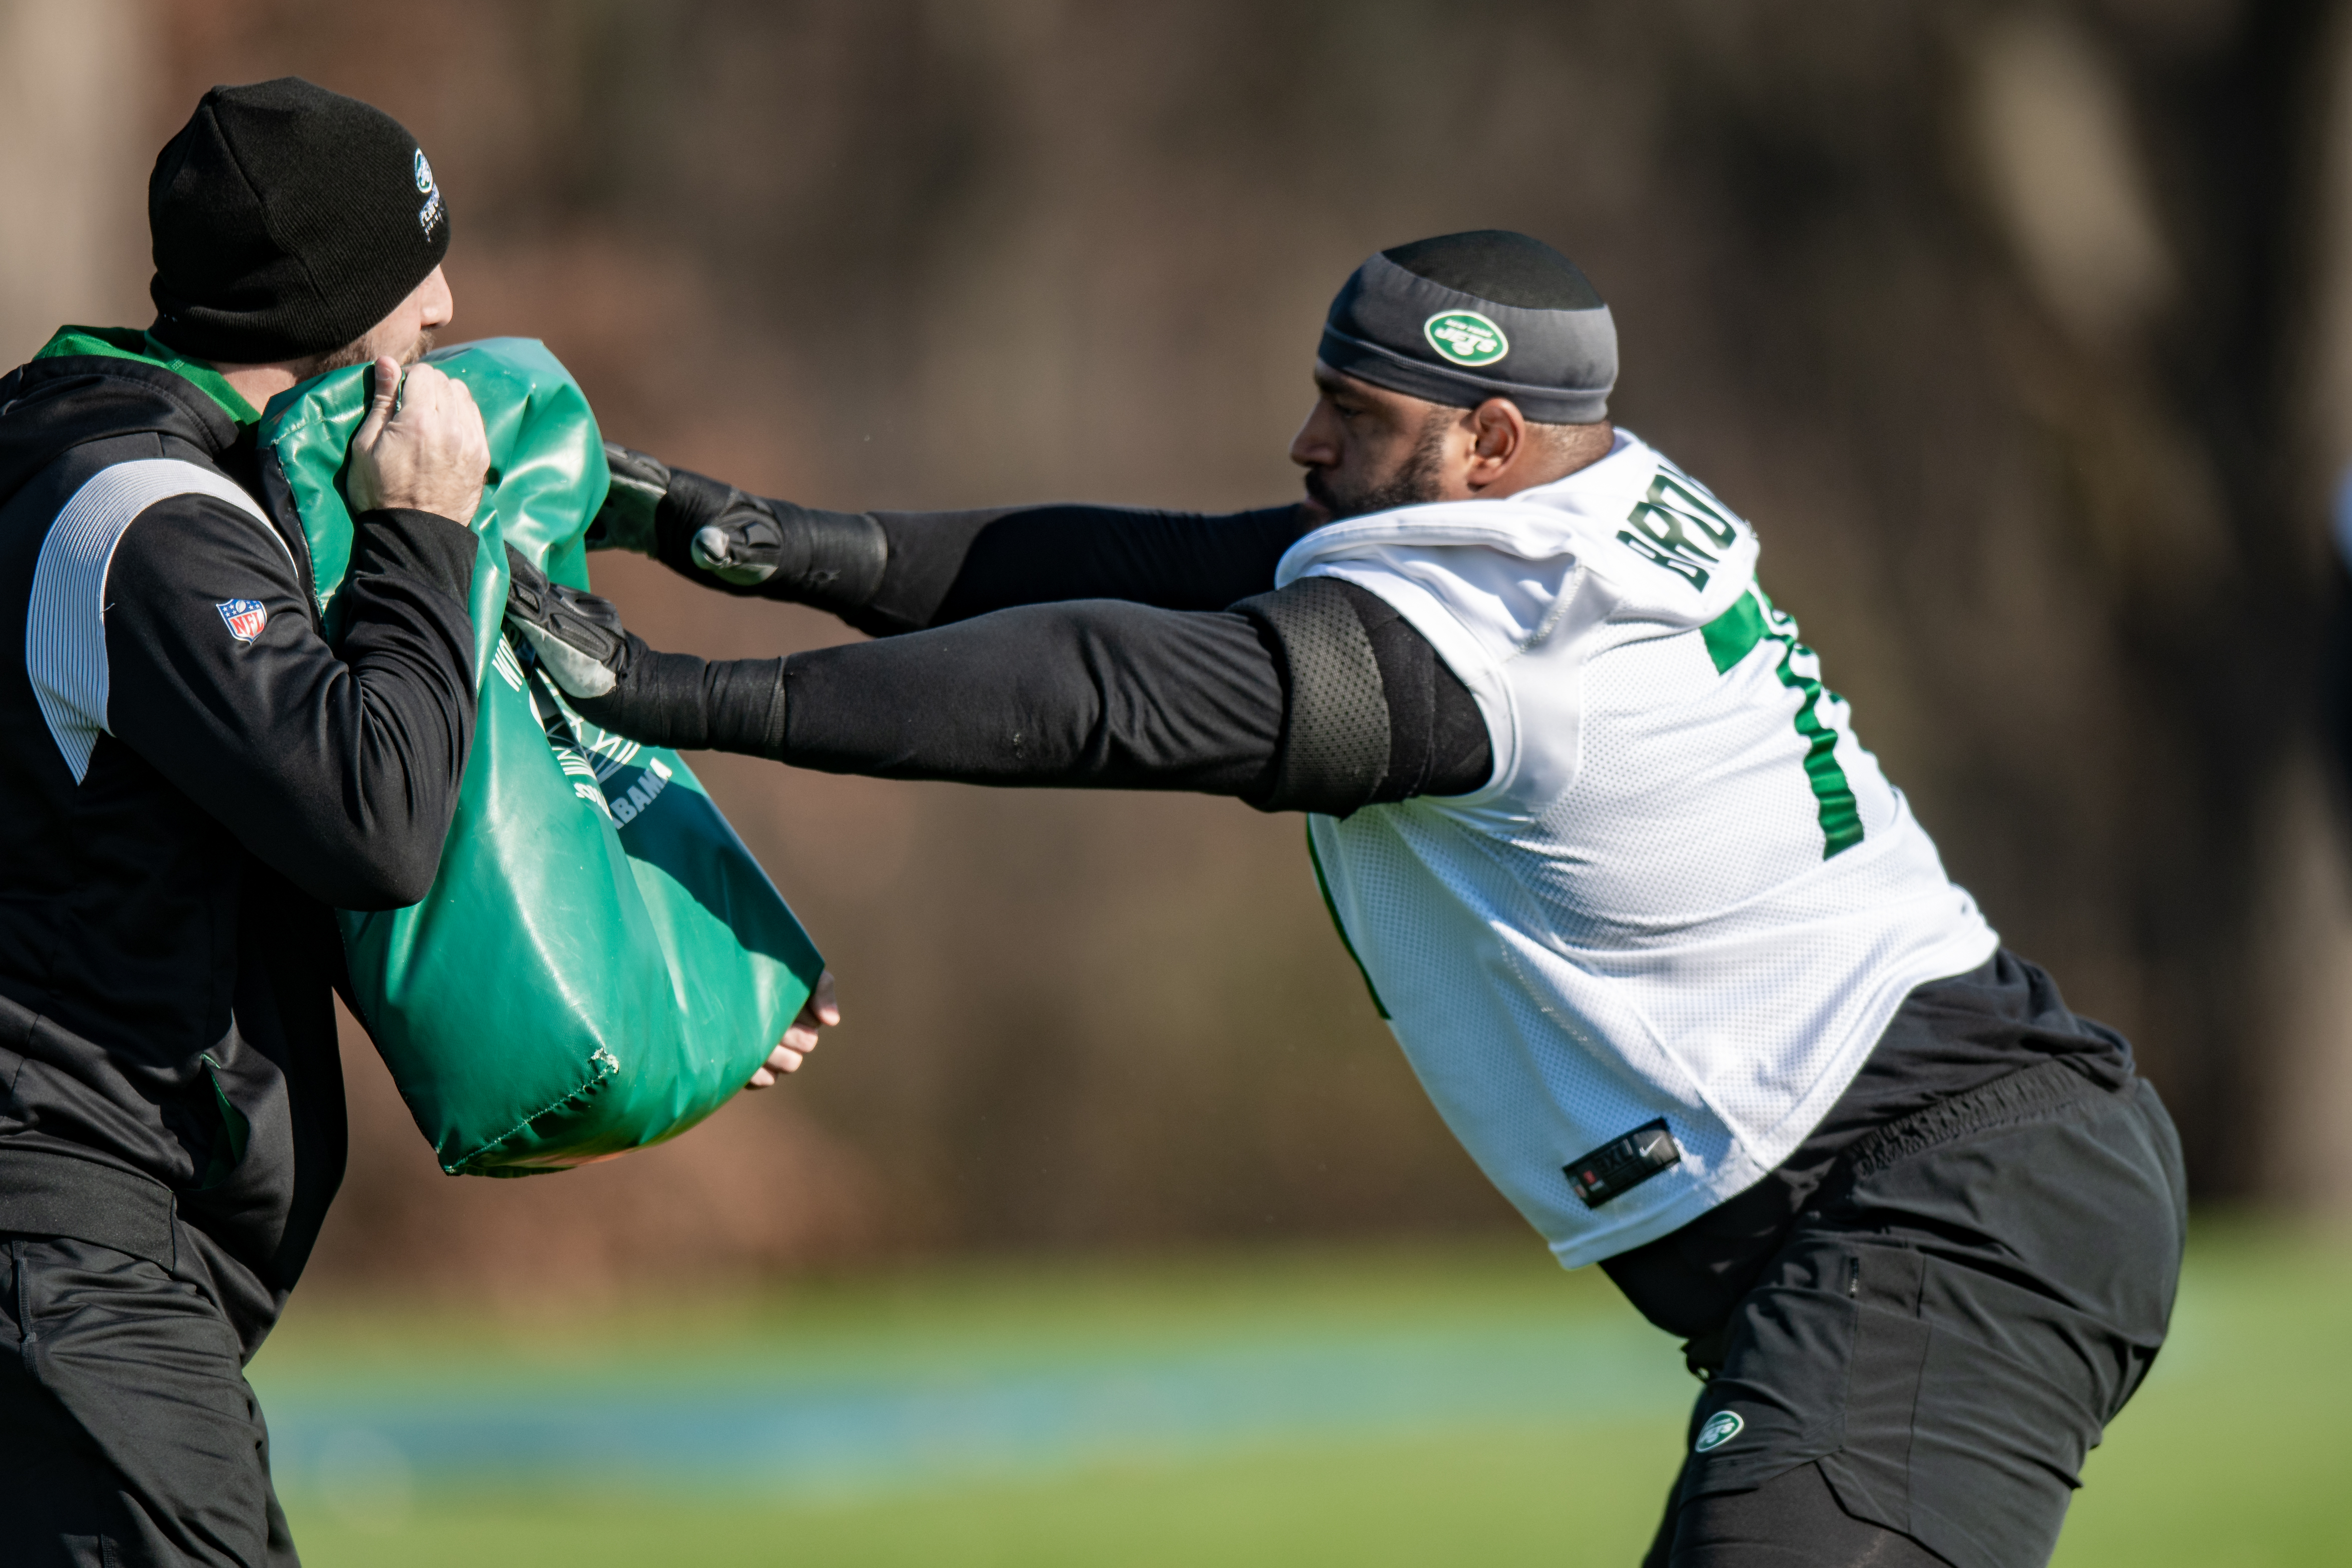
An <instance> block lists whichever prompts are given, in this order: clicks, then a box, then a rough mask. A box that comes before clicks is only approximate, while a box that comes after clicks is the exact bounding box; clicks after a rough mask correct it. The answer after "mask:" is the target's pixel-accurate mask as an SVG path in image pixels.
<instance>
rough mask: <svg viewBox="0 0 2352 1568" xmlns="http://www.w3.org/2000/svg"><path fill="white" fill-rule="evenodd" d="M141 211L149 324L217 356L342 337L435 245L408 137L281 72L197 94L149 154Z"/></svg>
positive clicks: (373, 316)
mask: <svg viewBox="0 0 2352 1568" xmlns="http://www.w3.org/2000/svg"><path fill="white" fill-rule="evenodd" d="M147 226H148V230H149V232H150V233H151V234H152V236H153V237H154V242H155V279H154V281H153V282H152V283H150V284H149V285H148V292H149V293H151V294H152V295H153V296H154V298H155V308H156V309H157V310H160V311H162V312H163V314H162V316H161V317H160V318H159V319H158V320H157V321H156V323H155V326H154V329H153V331H154V333H155V335H156V336H157V337H159V338H161V339H163V341H164V342H167V343H169V344H171V345H172V346H173V348H175V349H177V350H179V351H180V352H181V353H185V354H193V355H194V356H195V357H196V358H198V359H207V360H215V361H218V362H221V363H232V364H258V363H268V362H270V361H275V360H287V359H299V358H302V357H304V356H306V355H310V354H316V353H326V352H327V351H329V350H331V349H339V348H341V347H343V346H344V345H345V344H347V343H351V342H355V341H357V340H358V339H359V338H361V337H362V336H364V335H365V334H366V332H367V331H368V329H369V328H371V327H373V326H374V325H375V324H376V323H377V322H378V321H382V320H383V318H384V317H385V316H386V315H388V314H389V313H390V312H391V310H392V308H393V307H394V305H397V304H399V303H400V302H401V300H404V299H406V298H407V297H408V294H409V291H410V290H411V289H415V287H416V286H417V285H418V284H419V283H422V282H423V281H424V280H425V278H426V277H427V276H428V275H429V274H430V273H431V272H432V270H433V269H434V268H436V267H438V266H439V265H440V264H441V258H442V257H443V256H444V255H446V253H447V252H448V249H449V213H448V209H447V208H446V207H445V206H444V205H442V202H441V190H440V187H439V186H438V185H437V184H435V182H434V179H433V165H432V164H430V163H426V162H425V153H424V152H423V151H422V150H421V149H420V148H418V146H417V145H416V138H415V137H414V136H411V135H410V134H409V133H408V132H406V131H404V130H403V129H402V128H401V125H400V122H399V121H396V120H394V119H393V118H392V116H390V115H389V114H386V113H384V112H383V110H380V109H374V108H371V107H370V106H369V105H367V104H364V103H362V102H361V101H360V100H357V99H355V98H345V97H343V96H342V95H341V93H334V92H329V91H328V90H327V89H324V88H321V87H313V86H311V85H310V83H309V82H307V81H304V80H303V79H301V78H299V77H291V76H289V77H280V78H278V79H277V80H275V81H263V82H256V83H254V84H253V85H252V86H250V87H216V88H215V89H212V91H210V92H208V93H206V94H205V98H204V101H203V102H202V103H199V104H197V105H196V112H195V113H194V115H193V116H191V117H190V119H189V121H188V123H187V124H186V125H185V126H184V127H182V129H181V131H180V133H179V134H178V135H176V136H174V137H173V138H172V140H171V141H170V142H167V143H165V145H164V148H163V152H162V153H159V154H158V155H157V156H156V159H155V172H154V174H152V175H151V176H150V177H149V179H148V181H147Z"/></svg>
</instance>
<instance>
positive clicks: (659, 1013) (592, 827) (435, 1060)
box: [260, 338, 823, 1176]
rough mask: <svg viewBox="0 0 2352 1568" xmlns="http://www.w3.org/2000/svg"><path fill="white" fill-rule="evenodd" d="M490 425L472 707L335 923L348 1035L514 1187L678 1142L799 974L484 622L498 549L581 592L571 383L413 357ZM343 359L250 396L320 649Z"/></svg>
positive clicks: (599, 458) (609, 748) (715, 830)
mask: <svg viewBox="0 0 2352 1568" xmlns="http://www.w3.org/2000/svg"><path fill="white" fill-rule="evenodd" d="M428 363H432V364H433V365H435V366H436V367H437V368H438V369H440V370H442V371H443V372H445V373H446V374H449V375H451V376H453V377H455V378H456V379H457V380H458V381H461V382H463V383H465V384H466V385H467V388H468V389H469V390H470V391H471V392H472V393H473V395H474V401H475V403H476V404H477V405H478V406H479V407H480V409H481V411H482V419H483V423H484V425H485V426H487V428H488V434H489V445H490V464H491V468H490V476H489V478H490V482H489V485H488V488H487V489H485V491H484V493H483V497H482V510H481V513H480V514H479V516H478V518H477V519H476V522H477V526H478V531H479V533H480V535H481V547H480V553H479V555H478V558H477V560H476V563H475V566H474V592H473V604H472V611H473V619H474V635H475V653H476V669H477V689H478V693H479V698H480V708H479V718H478V723H477V727H476V730H475V735H474V751H473V755H472V756H471V758H469V759H468V760H467V764H466V775H465V779H464V782H463V784H462V785H461V787H460V789H459V793H458V799H457V816H456V818H455V820H454V821H453V823H452V824H451V826H450V829H449V839H448V844H447V846H446V848H445V849H444V850H443V851H442V856H441V869H440V872H439V874H438V875H437V876H436V878H435V879H434V883H433V889H432V891H431V892H429V893H427V894H426V895H425V900H424V901H423V902H422V903H419V904H416V905H414V906H412V907H411V908H408V909H404V910H391V911H389V912H378V913H357V912H353V911H349V910H345V911H342V912H341V915H340V919H341V925H342V934H343V947H344V952H345V953H346V955H347V957H348V958H349V960H350V964H351V972H352V990H353V992H354V994H355V996H356V999H357V1001H358V1004H359V1012H360V1015H361V1021H362V1023H363V1024H365V1025H366V1026H367V1029H368V1033H369V1034H370V1035H371V1036H373V1038H374V1040H375V1044H376V1048H377V1049H378V1050H379V1051H380V1052H382V1053H383V1059H384V1062H385V1064H386V1065H387V1066H388V1067H389V1068H391V1069H392V1076H393V1080H394V1082H395V1083H396V1084H398V1085H399V1088H400V1092H401V1094H402V1095H403V1097H404V1098H405V1099H406V1100H407V1101H408V1108H409V1110H410V1111H411V1112H412V1113H414V1114H415V1118H416V1124H417V1126H418V1127H419V1128H420V1129H421V1130H422V1131H424V1133H425V1137H426V1138H427V1139H428V1140H430V1141H431V1142H432V1144H433V1147H434V1150H435V1152H436V1154H437V1155H438V1156H439V1158H440V1162H441V1168H442V1169H443V1170H445V1171H447V1172H449V1173H451V1174H453V1175H459V1174H474V1175H488V1176H518V1175H528V1174H530V1173H535V1172H541V1171H550V1170H558V1169H561V1168H562V1167H564V1166H567V1165H576V1164H581V1163H585V1162H587V1161H590V1160H598V1159H604V1158H608V1157H610V1156H612V1155H614V1154H619V1153H624V1152H627V1151H628V1150H631V1149H635V1148H640V1147H642V1146H644V1145H645V1144H647V1143H653V1142H659V1141H660V1140H662V1139H664V1138H667V1137H670V1136H672V1135H674V1134H676V1133H678V1132H681V1131H685V1130H686V1129H687V1128H688V1127H690V1126H692V1125H693V1124H694V1123H695V1122H697V1121H700V1120H701V1119H702V1118H703V1117H705V1116H708V1115H709V1114H710V1112H711V1111H713V1110H717V1109H718V1108H719V1105H720V1103H721V1102H723V1101H724V1100H726V1099H727V1098H728V1097H729V1096H730V1095H731V1094H733V1093H734V1092H735V1091H736V1090H737V1089H740V1088H741V1087H742V1086H743V1084H744V1082H745V1080H746V1079H750V1077H751V1074H752V1073H753V1071H754V1070H756V1069H757V1068H759V1066H760V1064H761V1061H763V1060H764V1059H765V1058H766V1057H767V1055H768V1052H769V1050H770V1048H771V1047H773V1046H774V1045H775V1043H776V1041H777V1040H778V1039H779V1038H780V1037H782V1035H783V1032H784V1030H785V1028H786V1027H787V1026H790V1024H791V1023H792V1021H793V1016H795V1015H796V1014H797V1013H798V1012H799V1011H800V1008H801V1005H802V1004H803V1002H804V1001H806V1000H807V998H808V994H809V991H810V988H811V987H812V986H813V985H814V984H815V983H816V977H817V973H818V972H819V970H820V969H821V968H822V965H823V961H822V960H821V959H820V958H819V957H818V955H817V952H816V949H815V948H814V945H812V944H811V942H810V941H809V939H808V936H807V934H806V933H805V932H804V931H802V929H801V926H800V922H799V921H796V920H795V919H793V912H792V910H790V909H788V908H787V907H786V906H785V904H784V900H783V899H782V897H781V896H780V895H779V894H778V893H777V891H776V889H775V887H774V885H773V884H772V883H771V882H770V881H769V880H768V878H767V875H766V873H765V872H763V871H762V870H761V868H760V865H759V862H758V861H756V860H754V859H753V858H751V851H750V850H748V849H746V848H745V847H743V842H742V840H741V839H740V838H738V837H736V836H735V831H734V829H733V828H731V827H730V826H728V824H727V819H726V818H725V817H723V816H720V815H719V809H718V807H717V806H715V805H712V804H711V801H710V797H709V795H707V794H705V793H704V791H703V788H702V785H701V784H699V783H698V781H697V780H696V779H695V776H694V773H693V770H691V769H689V768H688V766H687V765H686V763H685V762H684V761H682V760H681V759H680V758H679V757H678V755H677V753H676V752H669V751H665V750H663V749H661V748H659V747H655V746H640V745H638V744H637V743H636V742H634V741H629V740H625V739H624V738H622V737H621V736H618V735H614V734H611V733H609V732H607V731H604V730H600V729H598V728H597V727H596V726H595V725H593V724H591V723H589V722H588V721H586V720H584V719H583V718H581V717H580V715H579V714H577V713H576V712H574V711H573V710H572V708H571V707H570V706H569V705H568V704H567V703H566V702H564V700H562V695H561V694H560V693H559V692H557V691H556V689H555V688H554V687H553V685H552V684H551V683H550V682H549V681H548V680H547V679H545V678H544V677H543V676H542V675H541V673H540V672H539V671H538V670H537V669H536V668H533V667H532V665H531V661H530V658H529V656H528V654H527V653H526V652H524V651H523V650H520V649H519V648H518V647H516V646H515V645H514V643H513V642H511V641H510V640H509V638H508V637H506V636H505V635H504V634H503V633H502V631H501V630H500V626H499V622H500V618H501V616H503V615H504V613H505V608H506V596H507V585H508V574H507V570H506V547H507V546H508V545H509V544H511V545H513V546H514V547H515V548H516V549H517V550H519V551H520V552H522V553H523V554H524V555H525V556H526V557H528V558H530V559H531V560H533V561H536V562H538V563H540V565H541V570H543V571H545V572H546V573H547V574H548V575H549V576H550V577H551V578H554V579H555V580H556V581H558V582H561V583H566V584H571V585H572V586H573V587H578V588H585V587H587V586H588V566H587V555H586V552H585V551H584V549H583V544H582V536H583V534H584V533H585V531H587V527H588V524H589V521H590V520H591V519H593V517H594V516H595V515H596V510H597V508H598V507H599V506H600V505H602V504H603V502H604V487H605V479H606V476H605V468H604V445H603V440H602V437H600V435H599V434H598V432H597V429H596V420H595V416H593V414H591V413H590V412H589V408H588V402H587V399H586V398H585V397H583V395H581V392H580V388H579V386H578V385H577V384H575V383H574V382H573V381H572V377H571V375H570V374H568V373H567V372H566V371H565V370H564V368H563V367H562V365H561V364H560V363H557V362H556V359H555V357H554V356H553V355H552V354H551V353H548V352H547V350H546V349H545V348H544V347H543V346H542V345H541V344H539V343H537V342H530V341H528V340H524V339H519V338H496V339H490V340H488V341H485V342H478V343H464V344H459V345H457V346H456V347H453V348H448V349H444V350H441V351H439V352H437V353H434V354H433V355H432V356H431V358H430V360H429V362H428ZM367 380H368V372H367V367H365V366H355V367H353V368H352V369H348V370H340V371H335V372H331V373H330V374H327V375H324V376H321V377H320V378H318V379H317V380H315V381H310V382H306V383H305V384H302V385H300V386H298V387H295V388H294V389H292V390H291V391H289V392H287V393H284V394H281V395H279V396H278V397H277V398H276V399H274V400H272V402H271V403H270V405H269V407H268V411H267V414H266V416H265V417H264V419H263V422H262V426H261V435H260V441H261V448H262V451H263V452H264V454H265V460H264V464H263V471H264V479H265V489H267V490H268V495H269V499H270V500H271V503H272V504H273V506H275V507H277V508H278V509H279V510H281V511H285V510H291V511H292V512H293V513H295V514H296V515H297V516H299V521H300V524H301V531H302V535H303V537H304V538H305V539H306V540H307V541H308V542H309V544H310V565H311V574H312V578H313V584H314V588H315V592H316V594H317V596H318V603H319V607H320V612H321V614H322V616H323V617H324V619H325V622H326V626H327V630H328V635H329V636H330V637H336V636H338V635H340V633H341V617H340V616H339V615H338V613H337V605H336V603H335V596H336V591H337V590H338V589H339V588H340V587H341V584H342V580H343V574H344V572H345V570H346V569H347V568H348V566H349V564H350V563H351V554H352V519H351V512H350V510H349V508H348V507H347V506H346V505H345V502H344V493H343V485H344V480H345V468H346V464H347V458H348V451H349V447H350V446H351V439H352V434H353V433H354V432H355V431H356V430H357V429H358V428H359V424H360V420H361V417H362V415H363V414H364V413H365V411H366V389H367Z"/></svg>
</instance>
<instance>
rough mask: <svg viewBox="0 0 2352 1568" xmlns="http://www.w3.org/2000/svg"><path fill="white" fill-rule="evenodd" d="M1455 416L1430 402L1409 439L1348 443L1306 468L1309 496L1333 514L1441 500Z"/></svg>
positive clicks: (1340, 515) (1354, 513)
mask: <svg viewBox="0 0 2352 1568" xmlns="http://www.w3.org/2000/svg"><path fill="white" fill-rule="evenodd" d="M1459 417H1460V416H1459V414H1458V412H1457V411H1456V410H1454V409H1451V408H1431V409H1429V410H1428V412H1427V414H1426V416H1424V418H1423V422H1422V425H1421V427H1420V429H1418V430H1417V431H1413V432H1412V433H1411V438H1410V440H1401V441H1392V442H1389V443H1382V444H1381V446H1379V447H1374V446H1372V444H1370V443H1365V442H1350V443H1349V444H1348V445H1347V446H1346V447H1342V448H1341V450H1340V452H1339V461H1338V462H1335V463H1330V464H1318V465H1316V466H1313V467H1310V468H1307V499H1308V500H1311V501H1313V502H1314V503H1315V504H1316V505H1317V506H1318V507H1320V508H1321V509H1322V510H1324V511H1325V512H1326V513H1328V515H1329V516H1330V517H1331V518H1333V519H1334V520H1337V519H1339V518H1343V517H1361V516H1363V515H1364V514H1365V513H1367V512H1375V511H1387V510H1390V509H1391V508H1393V507H1401V506H1420V505H1422V504H1423V503H1424V502H1427V501H1433V500H1444V471H1445V461H1446V456H1447V452H1446V439H1445V437H1446V432H1447V431H1448V430H1449V429H1450V428H1451V427H1452V426H1454V424H1456V423H1457V422H1458V420H1459ZM1382 447H1385V449H1384V450H1383V449H1381V448H1382ZM1368 448H1369V449H1368Z"/></svg>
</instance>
